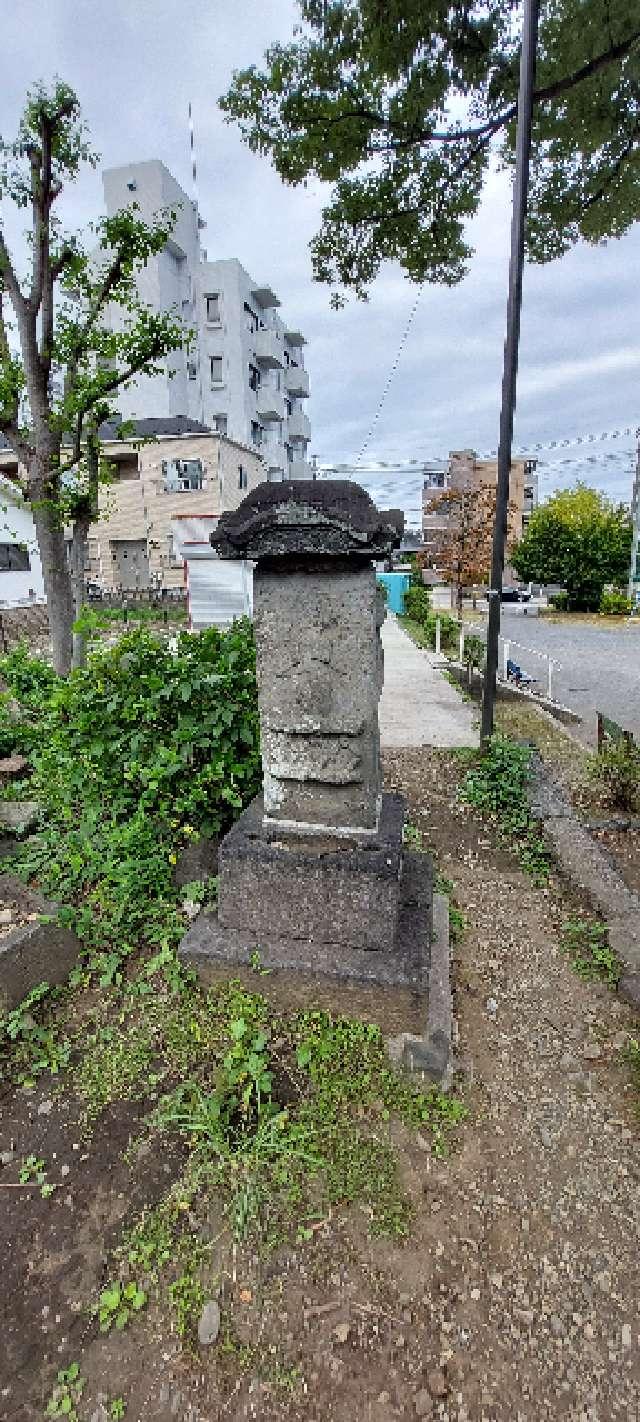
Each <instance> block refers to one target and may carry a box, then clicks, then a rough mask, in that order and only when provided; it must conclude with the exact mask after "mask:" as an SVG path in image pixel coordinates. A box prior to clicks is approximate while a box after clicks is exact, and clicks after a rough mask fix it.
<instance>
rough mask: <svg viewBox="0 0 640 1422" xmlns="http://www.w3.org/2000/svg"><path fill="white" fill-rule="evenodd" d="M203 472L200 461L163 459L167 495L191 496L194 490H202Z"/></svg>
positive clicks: (163, 475)
mask: <svg viewBox="0 0 640 1422" xmlns="http://www.w3.org/2000/svg"><path fill="white" fill-rule="evenodd" d="M202 472H203V471H202V464H201V462H200V460H199V459H163V461H162V477H163V479H164V491H165V494H189V493H192V492H193V490H194V489H201V488H202Z"/></svg>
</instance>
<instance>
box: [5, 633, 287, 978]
mask: <svg viewBox="0 0 640 1422" xmlns="http://www.w3.org/2000/svg"><path fill="white" fill-rule="evenodd" d="M21 674H22V675H23V678H24V685H23V688H22V689H23V692H24V694H25V695H31V691H30V682H29V674H28V668H26V667H23V668H22V673H21ZM52 675H53V674H52ZM34 677H36V674H35V673H34ZM32 759H33V763H34V776H33V788H34V792H35V796H36V798H37V799H38V800H39V801H40V803H41V805H42V806H43V810H44V815H45V828H44V830H43V832H42V833H41V835H39V837H38V840H37V842H36V843H35V845H30V846H28V847H27V849H26V850H25V852H24V855H23V859H22V868H23V872H24V873H25V874H26V875H31V876H33V875H36V876H37V878H38V881H39V883H40V884H41V886H42V888H43V889H44V891H45V892H46V893H49V894H51V895H52V896H53V897H55V898H57V899H58V900H59V901H62V902H63V903H64V904H66V905H67V906H68V921H69V922H72V923H73V925H74V927H75V928H76V930H77V931H78V933H79V934H80V936H81V937H82V938H83V939H84V941H85V943H86V944H87V945H88V946H91V947H92V948H94V949H95V948H97V949H99V950H101V951H106V950H107V949H111V950H115V951H116V952H117V953H118V954H120V955H122V954H126V953H127V952H129V951H130V950H131V948H132V946H133V945H134V944H135V942H136V941H140V940H143V941H147V942H151V943H159V944H161V945H162V944H163V943H167V942H168V941H169V940H171V941H173V937H174V936H175V934H176V933H177V932H178V931H179V926H180V921H179V918H178V915H177V909H176V902H177V899H176V893H175V891H174V889H173V885H172V867H173V864H174V863H175V860H176V857H177V854H178V852H179V850H180V848H181V846H182V845H183V844H184V843H185V841H186V840H187V839H188V838H189V837H192V836H197V835H199V834H216V833H217V832H219V831H220V830H224V829H225V828H226V827H227V826H228V825H229V824H230V823H231V821H232V820H233V819H234V818H235V816H236V815H237V814H238V812H239V811H240V810H241V809H242V807H243V806H244V805H245V804H246V803H247V802H248V800H249V799H251V797H252V795H253V794H254V793H255V792H256V790H257V789H258V787H259V783H260V756H259V727H258V710H257V692H256V679H255V649H254V643H253V631H252V628H251V625H250V623H248V622H237V623H235V624H234V626H233V627H232V628H231V630H230V631H228V632H225V633H221V632H218V631H217V629H215V628H211V629H209V630H208V631H206V632H201V633H199V634H197V635H192V634H189V633H182V634H180V636H179V637H178V639H177V645H176V648H175V651H173V652H172V651H171V649H170V648H169V646H168V645H167V643H166V642H165V641H163V640H161V639H160V638H156V637H153V636H151V635H150V634H149V633H148V632H146V631H145V630H143V629H139V630H136V631H133V632H130V633H129V634H128V635H127V636H125V637H123V638H122V639H121V640H120V641H119V642H118V644H117V645H116V646H115V647H110V648H108V647H105V646H100V647H99V648H98V649H97V650H96V651H95V652H94V653H93V654H92V655H91V656H90V657H89V661H88V665H87V667H86V668H85V669H83V670H80V671H76V672H73V673H72V675H71V676H70V677H69V678H68V680H67V681H59V680H58V679H57V678H54V680H53V684H52V689H51V690H50V691H49V693H48V699H47V700H45V701H43V704H42V709H41V716H40V721H39V739H38V742H37V744H36V746H35V749H34V751H33V755H32ZM102 968H103V970H104V964H102Z"/></svg>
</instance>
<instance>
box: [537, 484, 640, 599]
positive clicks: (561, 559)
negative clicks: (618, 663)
mask: <svg viewBox="0 0 640 1422" xmlns="http://www.w3.org/2000/svg"><path fill="white" fill-rule="evenodd" d="M630 557H631V519H630V516H629V513H628V511H627V510H626V509H625V508H624V506H623V505H618V506H616V505H614V504H612V503H611V502H610V500H609V499H607V498H606V497H605V495H604V494H600V493H598V491H597V490H596V489H589V488H588V487H587V485H586V484H581V483H578V484H577V485H576V487H575V489H566V490H564V491H563V492H561V493H558V494H554V495H553V498H551V499H548V500H547V502H546V503H545V504H542V505H541V506H540V508H538V509H536V511H535V513H533V514H532V516H531V519H530V522H529V525H528V527H527V530H526V533H525V535H524V537H523V538H522V540H521V542H520V543H519V544H518V545H517V546H516V548H515V549H514V550H513V552H512V554H511V561H512V563H513V566H514V568H515V570H516V572H517V573H518V574H519V576H520V577H521V578H524V579H527V580H528V579H533V581H535V582H540V583H561V584H562V586H563V587H564V588H566V591H567V606H568V608H569V609H573V610H578V609H584V610H587V611H596V610H597V609H598V608H599V606H600V601H601V598H602V592H603V589H604V586H605V584H606V583H621V582H624V580H625V578H626V577H627V575H628V572H629V560H630Z"/></svg>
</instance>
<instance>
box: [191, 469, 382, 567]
mask: <svg viewBox="0 0 640 1422" xmlns="http://www.w3.org/2000/svg"><path fill="white" fill-rule="evenodd" d="M403 528H404V514H403V513H402V510H401V509H383V510H381V509H377V508H376V506H375V504H374V502H373V500H372V499H370V498H369V495H368V494H367V493H366V492H365V490H364V489H361V488H360V486H359V484H354V483H352V481H351V480H350V479H330V480H327V481H326V482H323V481H318V480H315V479H295V480H294V479H286V480H283V481H282V483H278V484H258V486H257V488H255V489H252V491H251V493H250V494H247V497H246V499H243V501H242V503H241V504H240V506H239V508H237V509H233V510H232V511H231V512H230V513H225V514H223V515H222V518H221V519H220V521H219V523H218V526H217V528H216V530H215V533H213V534H212V535H211V542H212V544H213V546H214V548H217V550H218V552H219V554H220V556H221V557H222V558H252V559H254V560H255V561H256V562H260V561H263V560H265V559H267V558H276V559H280V558H287V559H293V558H295V557H296V556H298V555H300V556H302V557H305V558H308V557H310V556H312V555H314V554H317V555H319V556H321V557H322V556H325V557H327V556H328V557H331V558H335V557H340V556H347V557H351V558H353V557H355V558H363V559H365V560H366V561H370V560H371V559H372V558H383V557H384V556H385V555H386V554H388V553H390V552H391V549H392V548H395V547H397V545H398V544H399V542H400V539H401V538H402V531H403Z"/></svg>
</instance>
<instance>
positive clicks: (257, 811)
mask: <svg viewBox="0 0 640 1422" xmlns="http://www.w3.org/2000/svg"><path fill="white" fill-rule="evenodd" d="M402 524H403V518H402V514H401V513H399V512H397V511H392V512H391V513H381V512H379V510H378V509H376V507H375V505H374V504H373V503H372V501H371V499H370V498H369V496H368V495H367V494H366V493H365V491H364V490H363V489H361V488H359V487H358V485H355V484H353V483H351V482H346V481H344V482H334V481H331V482H327V483H318V482H311V481H309V482H307V481H295V482H293V481H291V482H287V483H283V484H262V485H260V486H259V487H258V488H257V489H254V490H253V492H252V493H251V494H249V495H248V497H247V498H246V499H245V500H244V502H243V503H242V504H241V505H240V507H239V508H238V509H236V510H235V511H234V512H232V513H228V514H224V515H223V517H222V518H221V519H220V523H219V525H218V529H217V532H216V534H215V535H214V536H213V539H212V542H214V544H215V546H216V547H217V549H218V551H219V552H220V554H221V555H222V557H223V558H246V559H250V560H252V561H253V562H254V563H255V572H254V593H253V598H254V623H255V636H256V648H257V667H258V700H259V710H260V730H261V742H262V761H263V770H264V795H263V796H261V797H259V798H258V799H257V800H255V801H254V802H253V804H252V805H250V806H249V807H248V809H247V810H245V812H244V814H243V815H241V817H240V819H239V820H238V822H237V824H236V825H234V827H233V828H232V829H231V830H230V832H229V834H228V835H227V836H226V837H225V839H224V840H223V842H222V844H221V846H220V861H219V901H218V909H217V912H216V913H215V914H208V915H204V914H203V915H201V919H199V920H198V921H197V923H196V924H195V925H194V927H193V928H192V929H191V930H190V932H189V934H188V935H187V939H186V940H185V944H184V947H183V952H184V956H185V957H186V958H187V959H189V960H190V961H193V962H195V963H196V965H198V966H201V964H202V961H203V960H204V959H208V960H209V961H212V960H216V961H218V962H221V961H224V962H242V961H248V960H249V958H250V956H251V953H252V952H255V951H256V949H258V950H259V951H260V954H261V957H262V960H263V961H264V963H265V964H266V965H267V966H268V967H285V968H297V969H302V970H304V971H307V972H313V973H316V974H317V973H321V974H325V975H329V976H333V977H350V978H354V979H358V978H360V979H364V980H368V981H374V982H380V983H387V984H398V983H399V984H403V985H406V986H411V987H412V988H413V987H415V988H418V989H419V988H420V986H421V985H422V982H423V978H424V971H425V947H426V943H427V940H428V926H427V922H426V919H427V917H428V914H429V913H430V889H431V881H430V869H429V864H428V861H427V860H426V858H424V857H422V858H423V864H422V866H418V868H417V869H416V865H415V864H414V865H413V869H412V872H411V873H410V874H407V872H406V870H407V860H406V856H405V855H404V853H403V846H402V826H403V818H404V806H403V802H402V800H401V798H400V797H399V796H397V795H387V794H383V792H382V777H381V769H380V739H379V732H378V701H379V697H380V692H381V690H382V681H383V662H382V650H381V645H380V625H381V622H382V619H383V616H384V607H383V604H382V600H381V598H380V596H379V594H378V591H377V587H376V578H375V570H374V566H373V559H377V558H384V557H385V556H387V555H388V554H389V553H390V551H391V549H392V548H393V547H394V546H395V545H397V543H398V542H399V540H400V536H401V533H402ZM411 905H412V906H413V909H414V910H415V912H414V914H413V919H412V918H411ZM416 914H417V918H419V919H420V924H419V925H418V926H417V927H416V924H417V918H416ZM403 915H404V917H403ZM401 920H402V925H401ZM367 949H369V950H373V951H372V952H364V953H363V950H367Z"/></svg>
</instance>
